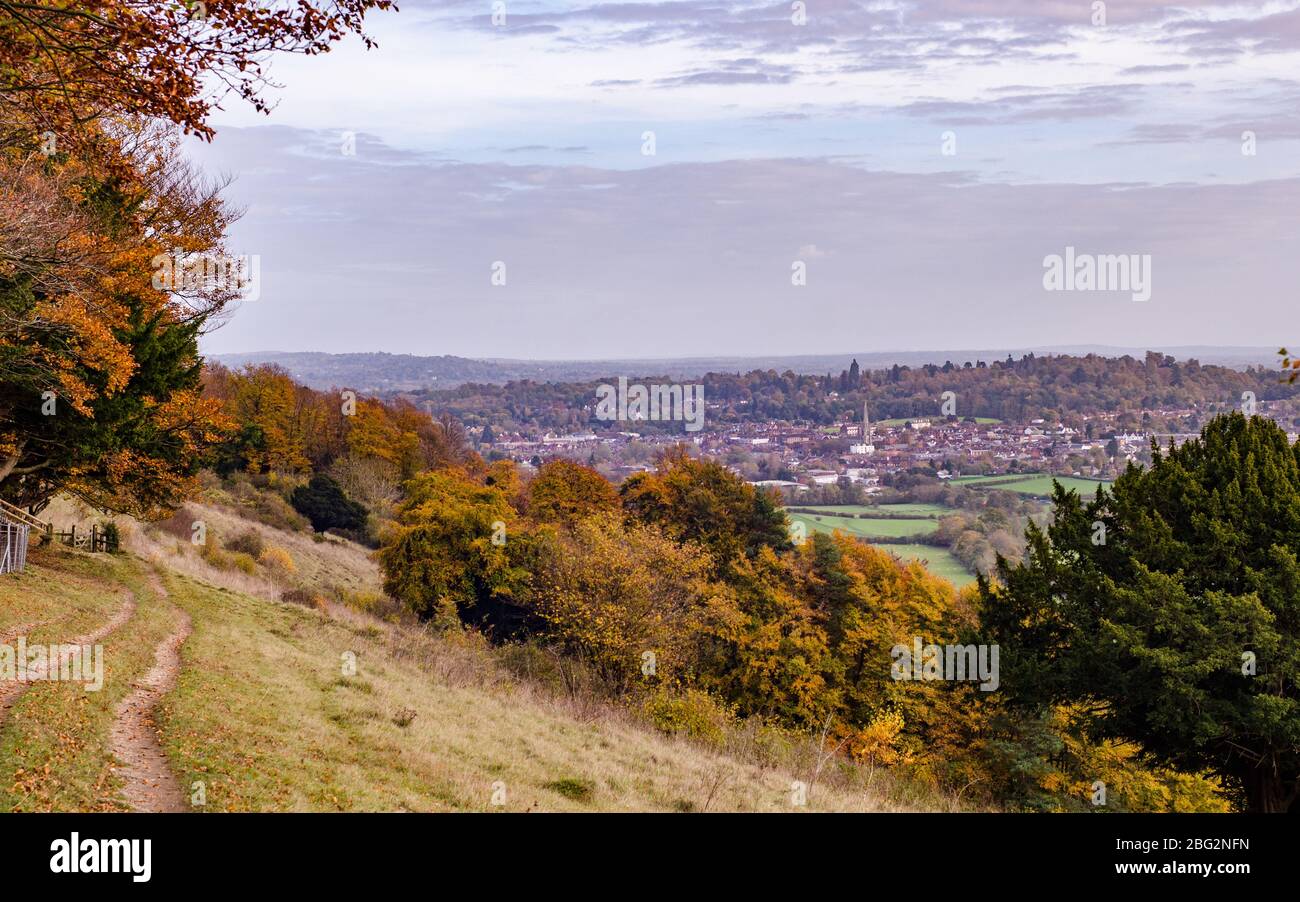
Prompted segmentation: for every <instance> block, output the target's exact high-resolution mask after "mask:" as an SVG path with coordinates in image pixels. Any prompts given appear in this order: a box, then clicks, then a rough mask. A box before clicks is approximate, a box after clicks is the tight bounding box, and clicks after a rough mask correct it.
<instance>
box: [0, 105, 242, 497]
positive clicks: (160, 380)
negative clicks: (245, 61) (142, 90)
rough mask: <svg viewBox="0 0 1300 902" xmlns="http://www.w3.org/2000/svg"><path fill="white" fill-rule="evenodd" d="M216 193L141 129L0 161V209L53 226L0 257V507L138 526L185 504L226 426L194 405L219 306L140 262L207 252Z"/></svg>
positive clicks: (212, 249) (222, 297) (218, 223)
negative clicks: (107, 516)
mask: <svg viewBox="0 0 1300 902" xmlns="http://www.w3.org/2000/svg"><path fill="white" fill-rule="evenodd" d="M217 190H218V189H217V187H216V186H214V185H212V184H209V183H206V182H204V181H203V180H202V179H201V178H199V177H197V176H196V174H195V173H194V171H193V169H192V168H191V167H190V166H189V164H188V163H186V162H185V161H184V159H183V157H182V156H181V155H180V152H179V148H178V147H177V145H176V144H175V143H174V142H168V141H167V140H165V138H164V137H163V136H162V135H160V134H159V133H158V132H157V131H156V130H154V129H153V128H152V127H150V126H129V125H122V126H121V127H119V128H117V129H115V130H114V131H113V132H112V133H109V132H104V133H101V134H100V135H99V137H98V140H97V141H96V142H95V143H93V144H86V145H83V146H82V148H81V153H80V154H78V155H70V154H69V155H64V156H61V157H59V158H56V159H50V160H44V159H42V160H40V161H39V162H38V161H37V160H36V159H34V158H33V156H32V154H30V153H27V152H25V151H22V150H19V149H13V148H10V149H8V150H5V151H0V207H3V208H4V209H3V211H0V213H3V215H5V216H7V215H8V213H9V212H10V211H15V212H16V214H17V216H16V218H17V219H18V220H19V221H25V222H28V223H29V224H30V223H32V222H33V221H34V220H33V219H32V217H33V216H36V217H40V216H43V217H44V221H45V222H46V223H48V224H51V225H54V226H55V228H53V230H52V231H50V232H48V233H47V234H46V235H45V236H44V237H43V238H42V237H40V235H39V234H38V232H39V228H35V229H28V230H27V231H26V232H25V233H22V234H15V235H11V236H10V239H9V240H8V241H6V242H5V243H4V244H5V253H4V255H3V256H2V257H0V314H2V315H0V495H2V496H3V497H5V498H7V499H8V500H10V501H11V502H14V503H18V504H23V505H27V506H29V507H32V508H33V509H39V508H40V507H42V506H43V505H44V504H45V503H46V502H47V501H48V499H49V498H51V497H52V496H53V495H54V494H55V493H56V492H59V491H68V492H70V493H72V494H74V495H78V496H80V497H81V498H83V499H84V500H86V501H88V502H89V503H91V504H93V505H95V506H97V507H101V508H103V509H109V510H119V511H127V512H132V513H139V514H142V515H146V516H152V515H154V514H156V513H159V512H161V511H163V510H165V509H166V508H168V507H171V506H174V505H175V504H177V503H179V501H180V499H181V498H183V497H184V495H185V494H186V492H187V491H188V489H189V486H188V479H189V477H191V476H192V475H193V474H194V473H195V472H196V471H197V468H198V466H199V465H200V464H201V462H202V451H203V449H204V448H205V447H206V446H207V445H208V444H210V443H211V442H213V441H215V440H216V439H217V438H218V437H219V432H220V430H221V429H222V428H224V423H223V421H222V419H221V417H220V415H219V411H218V410H217V405H216V404H215V403H214V402H211V401H208V400H204V399H203V398H202V397H201V393H200V376H199V373H200V364H199V358H198V349H197V336H198V335H199V333H200V332H201V331H202V330H203V329H204V328H206V327H208V326H209V325H211V324H213V323H215V322H217V321H219V319H220V316H221V313H222V311H223V310H224V308H225V306H226V304H227V303H228V302H229V300H230V295H229V294H228V293H227V292H226V291H225V290H223V289H221V288H220V287H215V288H214V289H213V290H211V291H207V290H204V289H203V287H202V286H199V289H198V290H197V291H196V292H193V293H191V294H189V295H187V296H185V297H174V296H172V295H171V294H169V293H168V292H166V291H165V290H161V289H159V288H158V287H156V286H155V285H154V284H153V278H152V276H153V270H154V266H153V261H154V259H155V258H156V257H157V256H158V255H159V254H163V253H170V252H172V249H174V248H176V247H185V248H187V252H188V253H194V254H199V255H203V254H210V253H221V251H222V248H221V237H222V235H223V233H224V230H225V227H226V225H227V224H228V223H229V221H230V219H231V213H230V211H229V210H228V209H227V208H226V206H225V205H224V204H223V203H222V202H221V200H220V198H219V196H218V194H217ZM20 231H21V230H20Z"/></svg>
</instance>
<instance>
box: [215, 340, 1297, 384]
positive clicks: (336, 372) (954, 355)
mask: <svg viewBox="0 0 1300 902" xmlns="http://www.w3.org/2000/svg"><path fill="white" fill-rule="evenodd" d="M1147 350H1148V349H1147V348H1120V347H1108V346H1103V345H1069V346H1066V345H1061V346H1056V347H1031V348H983V349H968V350H948V351H879V352H875V351H873V352H866V353H846V354H809V355H792V356H783V357H692V358H668V357H664V358H644V359H637V360H510V359H506V358H487V359H473V358H469V357H454V356H452V355H447V354H444V355H442V356H440V357H420V356H417V355H414V354H387V353H384V352H365V353H356V354H324V353H319V352H315V351H254V352H251V353H246V354H217V355H213V357H214V359H216V360H218V361H220V362H221V363H223V364H225V365H226V366H229V367H234V368H238V367H242V366H245V365H247V364H250V363H251V364H260V363H275V364H278V365H280V366H282V367H284V368H285V369H286V370H288V371H289V374H290V375H291V376H293V377H294V379H296V380H298V381H299V382H302V383H303V384H304V385H309V386H311V387H312V388H317V389H328V388H344V387H345V388H352V389H356V390H357V391H362V392H373V393H387V392H405V391H418V390H421V389H435V390H436V389H449V388H456V387H457V386H460V385H463V384H465V383H467V382H474V383H480V384H489V385H491V384H496V385H502V384H505V383H507V382H516V381H520V380H524V379H530V380H533V381H536V382H582V381H590V380H592V379H605V378H611V377H615V376H620V375H624V376H629V377H631V376H667V377H671V378H675V379H689V378H696V377H699V376H703V375H704V374H705V373H747V372H752V371H754V370H776V371H777V372H785V371H787V370H789V371H792V372H795V373H798V374H801V375H802V374H806V375H823V376H824V375H826V374H827V373H839V372H840V371H841V370H843V369H846V368H847V367H848V365H849V363H850V361H852V360H854V359H856V360H857V361H858V363H859V364H860V365H861V366H862V368H863V369H883V368H887V367H891V366H894V365H895V364H897V365H899V366H911V367H919V366H924V365H925V364H927V363H933V364H936V365H939V366H942V365H943V364H944V363H945V362H946V361H949V360H951V361H952V362H953V363H955V364H957V365H959V366H960V365H961V364H962V363H965V362H966V361H968V360H969V361H972V362H973V361H976V360H984V361H993V360H1005V359H1006V357H1007V355H1011V356H1012V357H1016V358H1019V357H1022V356H1024V355H1025V354H1028V353H1033V354H1036V355H1040V356H1041V355H1043V354H1052V355H1071V356H1082V355H1086V354H1099V355H1102V356H1105V357H1123V356H1124V355H1126V354H1127V355H1129V356H1132V357H1135V358H1137V359H1138V360H1141V359H1142V358H1143V357H1144V356H1145V355H1146V352H1147ZM1149 350H1154V351H1159V352H1160V353H1162V354H1168V355H1170V356H1172V357H1174V358H1176V359H1178V360H1180V361H1182V360H1187V359H1190V358H1195V359H1196V360H1199V361H1200V362H1201V363H1202V364H1207V365H1209V364H1215V365H1218V366H1225V367H1232V368H1234V369H1242V368H1245V367H1247V366H1252V365H1263V366H1268V367H1274V366H1276V364H1277V362H1278V358H1277V354H1276V350H1277V349H1276V348H1231V347H1211V346H1183V347H1168V348H1151V349H1149Z"/></svg>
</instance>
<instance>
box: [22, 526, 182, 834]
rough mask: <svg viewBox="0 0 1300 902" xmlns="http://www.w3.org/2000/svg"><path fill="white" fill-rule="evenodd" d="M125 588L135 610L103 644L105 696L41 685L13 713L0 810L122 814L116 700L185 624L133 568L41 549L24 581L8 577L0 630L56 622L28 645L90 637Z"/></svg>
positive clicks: (32, 633) (36, 631) (64, 685)
mask: <svg viewBox="0 0 1300 902" xmlns="http://www.w3.org/2000/svg"><path fill="white" fill-rule="evenodd" d="M124 590H130V591H131V592H133V593H134V597H135V602H136V610H135V613H134V615H133V616H132V617H131V619H130V620H129V621H127V622H126V623H125V624H124V625H122V626H121V627H120V628H118V629H117V630H116V631H114V632H113V633H112V634H111V635H109V636H107V637H105V638H104V639H103V641H102V643H101V644H102V646H103V654H104V660H105V663H104V685H103V688H102V689H101V690H99V691H97V692H91V691H87V690H86V689H85V688H84V686H82V685H81V684H73V683H68V682H33V683H32V684H31V685H30V687H29V688H28V689H27V691H26V692H25V693H23V695H22V696H21V697H20V698H19V700H18V702H17V703H16V704H15V705H14V707H13V709H12V710H11V711H10V712H9V715H8V717H7V718H6V720H5V722H4V725H3V729H2V730H0V810H18V811H51V810H53V811H64V810H78V811H112V810H121V806H120V805H119V804H118V803H117V802H116V801H115V790H116V788H117V786H118V783H117V780H116V778H115V777H114V775H113V774H112V772H111V770H110V767H109V765H110V763H111V762H110V760H109V756H108V755H107V753H106V752H105V743H106V741H107V736H108V730H109V727H110V726H111V724H112V722H113V716H114V712H115V710H116V708H117V705H118V702H119V701H120V700H121V699H122V697H123V696H125V695H126V694H127V693H129V692H130V691H131V688H132V685H133V684H134V682H135V681H136V680H137V679H138V678H139V677H141V676H142V675H143V674H144V673H145V672H146V671H148V669H149V668H150V667H151V666H152V665H153V660H154V648H155V646H156V645H157V643H158V642H159V641H161V640H162V638H163V637H164V636H166V635H167V634H168V632H170V631H171V630H172V629H173V628H174V627H175V625H176V622H177V616H178V615H177V611H176V609H175V608H174V607H173V606H171V605H170V604H169V603H168V602H167V601H166V600H165V599H163V598H160V597H159V596H158V595H157V594H156V593H155V592H154V591H153V590H152V588H151V587H150V585H149V582H148V580H147V579H146V578H145V571H144V569H143V568H142V567H140V566H138V565H136V564H134V563H133V562H131V561H129V560H123V559H112V558H109V557H108V556H106V555H98V556H89V555H83V554H78V553H74V552H60V551H52V552H50V551H40V552H37V551H33V553H32V554H31V557H30V558H29V562H28V570H27V572H26V573H24V574H21V575H13V576H5V577H0V611H2V612H3V614H2V615H0V617H2V620H3V623H4V625H5V626H4V628H3V629H0V632H4V633H9V632H10V631H11V629H10V628H11V627H13V626H15V625H16V624H19V623H22V622H27V623H30V622H32V620H33V619H39V618H50V620H49V622H48V623H46V624H44V625H43V626H41V627H37V628H33V629H31V630H29V631H26V633H25V634H26V635H27V641H28V643H29V645H30V644H31V643H35V642H46V643H48V642H58V641H64V640H67V639H71V638H73V637H76V636H79V635H82V634H85V633H88V632H90V631H91V630H93V629H94V628H95V627H96V626H98V625H100V624H102V623H104V622H105V621H107V620H109V619H111V618H112V616H113V615H114V614H115V613H116V612H117V611H118V610H119V609H120V607H121V604H122V598H123V593H124ZM33 615H38V616H37V617H34V616H33ZM11 644H12V643H11Z"/></svg>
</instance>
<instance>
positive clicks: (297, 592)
mask: <svg viewBox="0 0 1300 902" xmlns="http://www.w3.org/2000/svg"><path fill="white" fill-rule="evenodd" d="M280 600H281V601H283V602H287V603H288V604H300V605H302V606H303V607H305V608H315V609H316V610H318V611H319V610H324V609H325V598H324V597H323V596H322V595H321V594H320V593H318V592H313V591H312V590H311V589H285V590H284V591H283V592H281V593H280Z"/></svg>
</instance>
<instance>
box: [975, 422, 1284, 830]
mask: <svg viewBox="0 0 1300 902" xmlns="http://www.w3.org/2000/svg"><path fill="white" fill-rule="evenodd" d="M1054 501H1055V522H1054V523H1053V525H1052V526H1051V527H1049V528H1048V530H1047V531H1046V532H1043V531H1041V530H1039V529H1037V528H1035V527H1033V526H1032V525H1031V526H1030V528H1029V530H1028V532H1027V536H1028V540H1029V549H1028V557H1027V559H1026V561H1025V563H1024V564H1023V565H1020V566H1014V567H1013V566H1009V565H1007V563H1006V562H1005V561H1001V562H1000V563H999V567H998V572H999V582H1000V585H998V586H992V585H990V584H989V583H988V582H986V581H985V580H984V579H982V578H981V580H980V592H981V595H982V602H983V603H982V614H981V618H982V625H983V629H984V631H985V633H986V635H987V638H988V640H989V641H993V642H997V643H999V645H1000V646H1001V654H1002V679H1003V686H1004V687H1006V689H1007V691H1008V693H1009V694H1010V696H1011V697H1012V699H1013V700H1014V701H1015V702H1016V703H1017V704H1018V705H1019V706H1021V707H1022V708H1027V709H1029V710H1031V711H1033V712H1035V713H1036V714H1041V713H1042V712H1043V711H1045V710H1046V709H1047V708H1048V707H1049V706H1050V705H1052V704H1084V705H1086V706H1087V709H1088V712H1089V716H1088V719H1087V724H1088V728H1089V731H1090V733H1091V734H1092V735H1094V736H1098V737H1112V738H1118V739H1126V740H1131V741H1135V742H1138V743H1140V744H1141V745H1142V747H1143V749H1144V750H1145V751H1146V753H1148V754H1149V755H1150V756H1151V757H1152V758H1153V759H1155V760H1156V761H1157V762H1159V763H1160V764H1164V765H1168V766H1171V767H1175V768H1177V769H1179V770H1182V771H1188V772H1202V771H1210V772H1213V773H1215V774H1217V775H1219V776H1220V777H1222V778H1223V779H1224V781H1225V783H1226V784H1227V785H1228V786H1229V787H1231V788H1232V789H1234V790H1235V791H1236V792H1237V793H1238V794H1239V796H1240V798H1241V799H1242V800H1243V801H1244V803H1245V806H1246V807H1248V808H1249V809H1250V810H1252V811H1284V810H1296V809H1297V808H1300V805H1298V804H1297V796H1298V795H1300V699H1298V698H1297V676H1298V675H1300V563H1297V554H1300V446H1291V445H1288V444H1287V440H1286V435H1285V433H1283V431H1282V430H1281V429H1280V428H1279V427H1278V426H1277V425H1276V424H1274V423H1273V422H1272V421H1271V420H1267V419H1264V418H1261V417H1251V418H1249V419H1247V418H1246V417H1244V416H1242V415H1241V414H1239V413H1234V414H1231V415H1229V416H1222V417H1218V418H1216V419H1214V420H1212V421H1211V422H1210V423H1209V424H1208V425H1207V426H1206V427H1205V429H1204V430H1203V432H1202V433H1201V437H1200V438H1199V439H1197V440H1193V441H1190V442H1187V443H1185V444H1184V445H1182V446H1181V447H1179V448H1170V449H1169V450H1167V451H1161V450H1160V449H1159V448H1158V447H1156V446H1155V445H1154V443H1153V447H1152V462H1151V466H1150V467H1149V468H1147V469H1144V470H1140V469H1138V468H1136V467H1133V466H1130V467H1129V468H1128V470H1127V471H1126V472H1125V473H1124V474H1123V475H1122V476H1121V477H1120V478H1119V479H1118V480H1117V481H1116V483H1115V485H1114V488H1113V490H1112V493H1109V494H1108V493H1106V492H1104V491H1103V490H1101V489H1099V490H1098V492H1097V496H1096V497H1095V498H1094V499H1092V500H1090V501H1087V502H1085V501H1083V500H1082V499H1080V498H1079V496H1078V495H1077V494H1075V493H1073V492H1066V491H1064V490H1063V489H1062V488H1061V487H1060V486H1059V485H1058V486H1057V488H1056V493H1055V498H1054Z"/></svg>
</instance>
